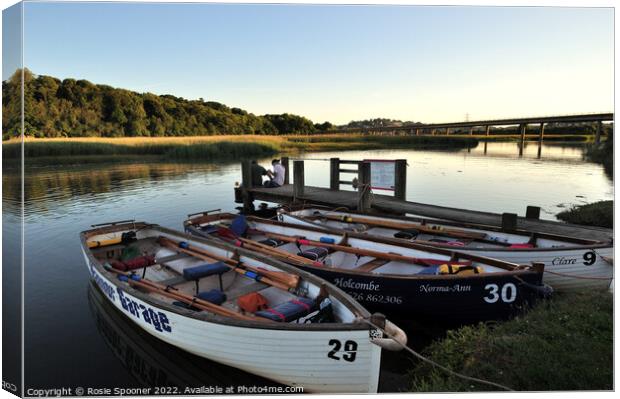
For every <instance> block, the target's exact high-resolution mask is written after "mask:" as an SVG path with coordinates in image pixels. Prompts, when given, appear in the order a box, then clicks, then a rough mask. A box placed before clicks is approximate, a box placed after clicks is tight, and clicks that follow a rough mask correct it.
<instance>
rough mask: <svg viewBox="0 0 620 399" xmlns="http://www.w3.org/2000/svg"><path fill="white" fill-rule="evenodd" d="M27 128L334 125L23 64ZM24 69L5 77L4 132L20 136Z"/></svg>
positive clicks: (194, 131) (267, 129)
mask: <svg viewBox="0 0 620 399" xmlns="http://www.w3.org/2000/svg"><path fill="white" fill-rule="evenodd" d="M23 76H24V129H25V134H26V135H27V136H34V137H135V136H153V137H157V136H205V135H218V134H265V135H268V134H270V135H273V134H276V135H277V134H296V133H300V134H306V133H316V132H320V131H324V130H327V129H330V128H331V127H332V125H331V123H329V122H325V123H322V124H314V123H313V122H312V121H311V120H310V119H308V118H305V117H303V116H299V115H293V114H288V113H285V114H279V115H262V116H259V115H254V114H252V113H249V112H247V111H245V110H242V109H240V108H235V107H232V108H231V107H228V106H226V105H224V104H221V103H218V102H215V101H204V100H203V99H198V100H187V99H184V98H182V97H175V96H172V95H156V94H152V93H137V92H134V91H130V90H124V89H119V88H114V87H111V86H107V85H100V84H93V83H91V82H89V81H87V80H76V79H64V80H62V81H61V80H60V79H57V78H54V77H52V76H45V75H38V76H37V75H34V74H33V73H32V72H31V71H29V70H28V69H24V71H23ZM21 80H22V71H21V70H18V71H16V72H15V73H14V74H13V76H12V77H11V78H9V79H7V80H6V81H3V82H2V105H3V109H4V112H3V114H4V117H3V120H2V133H3V134H2V137H3V139H8V138H10V137H15V136H19V134H20V130H21V129H20V128H21Z"/></svg>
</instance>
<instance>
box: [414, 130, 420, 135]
mask: <svg viewBox="0 0 620 399" xmlns="http://www.w3.org/2000/svg"><path fill="white" fill-rule="evenodd" d="M415 135H416V136H419V135H420V128H416V129H415Z"/></svg>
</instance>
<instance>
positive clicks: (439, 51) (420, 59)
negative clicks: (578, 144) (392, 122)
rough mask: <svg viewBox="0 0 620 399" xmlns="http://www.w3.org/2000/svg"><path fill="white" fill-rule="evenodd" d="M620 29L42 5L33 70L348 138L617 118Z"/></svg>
mask: <svg viewBox="0 0 620 399" xmlns="http://www.w3.org/2000/svg"><path fill="white" fill-rule="evenodd" d="M7 23H8V24H9V25H10V21H7V18H6V12H5V18H4V26H5V29H10V27H9V28H7V27H6V25H7ZM613 23H614V21H613V10H612V9H611V8H559V7H518V8H517V7H465V6H460V7H439V6H432V7H430V6H429V7H423V6H337V5H333V6H329V5H242V4H229V5H226V4H178V3H177V4H174V3H173V4H161V3H159V4H158V3H150V4H144V3H142V4H141V3H37V2H29V3H25V5H24V63H25V66H26V67H27V68H29V69H30V70H32V71H33V72H34V73H35V74H40V75H51V76H55V77H57V78H60V79H64V78H76V79H86V80H89V81H91V82H94V83H99V84H107V85H110V86H114V87H122V88H126V89H129V90H134V91H138V92H152V93H155V94H172V95H175V96H179V97H184V98H187V99H197V98H204V99H205V101H206V100H209V101H219V102H222V103H224V104H226V105H229V106H231V107H232V106H234V107H240V108H243V109H246V110H247V111H249V112H252V113H254V114H257V115H262V114H266V113H284V112H289V113H294V114H299V115H304V116H306V117H308V118H310V119H311V120H313V121H314V122H323V121H326V120H327V121H330V122H332V123H335V124H343V123H347V122H349V121H351V120H360V119H368V118H377V117H384V118H392V119H400V120H406V121H419V122H425V123H432V122H450V121H461V120H464V119H465V118H466V117H468V118H469V120H477V119H494V118H503V117H516V116H538V115H555V114H571V113H588V112H610V111H612V110H613V100H614V97H613V95H614V92H613V83H614V82H613V73H614V69H613V67H614V66H613V62H614V61H613V60H614V59H613V52H614V47H613V46H614V43H613ZM4 39H5V42H6V34H5V35H4ZM5 61H6V60H5ZM5 69H8V68H3V79H6V78H7V77H8V75H10V72H9V71H6V70H5Z"/></svg>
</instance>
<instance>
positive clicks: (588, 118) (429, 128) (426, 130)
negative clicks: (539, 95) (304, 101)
mask: <svg viewBox="0 0 620 399" xmlns="http://www.w3.org/2000/svg"><path fill="white" fill-rule="evenodd" d="M613 120H614V114H613V113H599V114H580V115H559V116H534V117H527V118H509V119H487V120H481V121H465V122H449V123H422V124H409V125H403V126H384V127H373V128H345V129H337V130H330V131H329V133H352V132H361V133H366V134H381V133H388V132H392V133H396V134H399V133H400V134H402V133H404V134H411V135H414V134H415V135H416V136H419V135H420V134H430V135H435V134H437V133H439V131H440V130H443V133H444V134H445V135H449V134H450V129H461V128H469V134H470V135H472V134H473V132H474V128H476V127H478V128H479V127H483V128H484V131H485V135H486V136H489V132H490V129H491V127H492V126H510V125H518V126H519V130H518V131H519V134H520V135H521V139H522V141H523V140H525V133H526V130H527V125H533V124H536V125H539V126H540V128H539V129H538V135H539V140H540V141H542V140H543V137H544V132H545V124H548V123H578V122H585V123H587V122H592V123H596V127H597V128H596V136H595V141H596V142H597V143H598V142H600V137H601V131H602V123H603V122H608V121H613Z"/></svg>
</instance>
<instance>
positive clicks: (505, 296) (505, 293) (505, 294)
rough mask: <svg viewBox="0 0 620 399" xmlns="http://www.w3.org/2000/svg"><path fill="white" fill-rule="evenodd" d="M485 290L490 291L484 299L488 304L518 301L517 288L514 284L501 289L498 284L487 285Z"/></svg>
mask: <svg viewBox="0 0 620 399" xmlns="http://www.w3.org/2000/svg"><path fill="white" fill-rule="evenodd" d="M484 289H485V290H487V291H488V295H487V296H485V297H484V301H485V302H487V303H495V302H497V301H498V300H500V299H501V300H502V302H505V303H511V302H514V300H515V299H517V287H516V286H515V285H514V284H513V283H506V284H504V285H502V288H501V289H500V288H499V286H498V285H497V284H487V285H486V286H485V287H484Z"/></svg>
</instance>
